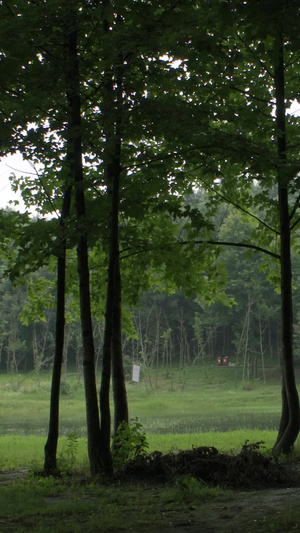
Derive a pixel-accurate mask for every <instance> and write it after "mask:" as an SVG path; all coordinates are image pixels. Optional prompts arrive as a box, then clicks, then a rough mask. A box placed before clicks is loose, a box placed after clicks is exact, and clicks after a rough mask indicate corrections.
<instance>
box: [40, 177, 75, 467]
mask: <svg viewBox="0 0 300 533" xmlns="http://www.w3.org/2000/svg"><path fill="white" fill-rule="evenodd" d="M70 205H71V187H68V188H67V189H66V191H65V193H64V198H63V205H62V211H61V218H60V221H59V223H60V228H61V232H62V241H61V253H60V255H59V256H58V258H57V282H56V327H55V352H54V362H53V370H52V383H51V396H50V417H49V430H48V438H47V442H46V444H45V448H44V451H45V461H44V471H45V473H47V474H51V473H53V472H55V471H56V470H57V460H56V453H57V442H58V434H59V395H60V383H61V371H62V362H63V353H64V334H65V293H66V246H67V243H66V236H65V234H64V233H65V227H64V226H65V224H64V221H65V218H66V217H68V216H69V213H70Z"/></svg>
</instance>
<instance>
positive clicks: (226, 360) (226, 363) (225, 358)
mask: <svg viewBox="0 0 300 533" xmlns="http://www.w3.org/2000/svg"><path fill="white" fill-rule="evenodd" d="M228 364H229V357H228V355H226V356H225V357H223V365H226V366H228Z"/></svg>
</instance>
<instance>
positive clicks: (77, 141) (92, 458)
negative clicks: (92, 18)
mask: <svg viewBox="0 0 300 533" xmlns="http://www.w3.org/2000/svg"><path fill="white" fill-rule="evenodd" d="M68 52H69V53H68V70H67V99H68V104H69V113H70V118H69V132H68V133H69V134H68V143H69V144H70V152H71V154H72V157H71V161H70V169H71V175H72V177H73V182H74V188H75V205H76V216H77V224H78V232H79V239H78V245H77V266H78V276H79V298H80V319H81V332H82V342H83V374H84V386H85V400H86V417H87V440H88V455H89V462H90V471H91V475H92V476H95V475H97V474H99V473H101V471H103V469H104V468H105V464H104V460H105V458H104V457H103V453H101V452H102V450H101V438H100V421H99V409H98V398H97V388H96V373H95V348H94V338H93V327H92V315H91V301H90V275H89V264H88V238H87V229H86V228H87V223H86V213H85V193H84V180H83V168H82V139H81V104H80V82H79V61H78V52H77V31H76V16H75V15H74V13H73V12H72V11H71V12H70V16H69V32H68Z"/></svg>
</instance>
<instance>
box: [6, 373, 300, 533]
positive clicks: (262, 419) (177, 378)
mask: <svg viewBox="0 0 300 533" xmlns="http://www.w3.org/2000/svg"><path fill="white" fill-rule="evenodd" d="M238 371H239V369H235V368H232V367H228V368H216V367H202V366H199V367H196V368H193V369H192V370H191V371H189V372H186V374H185V375H184V374H183V373H180V372H179V371H178V370H174V371H173V372H172V373H171V374H170V373H169V375H166V373H165V372H163V371H162V372H161V373H160V375H159V379H158V382H157V386H156V383H155V381H154V379H153V380H152V385H153V386H152V387H150V383H149V380H146V381H142V382H141V383H138V384H132V383H130V382H129V383H128V384H127V390H128V399H129V407H130V416H131V417H132V418H135V417H138V419H139V421H140V422H141V423H142V424H143V428H144V430H145V431H146V433H147V440H148V443H149V452H153V451H155V450H160V451H162V452H170V451H176V450H179V449H187V448H192V447H198V446H215V447H217V448H218V449H219V450H220V451H224V452H233V453H234V452H236V451H238V450H240V449H241V447H242V445H243V444H244V443H245V441H246V440H248V441H250V442H258V441H264V443H265V450H266V451H267V452H268V450H270V449H271V447H272V445H273V443H274V441H275V438H276V430H277V427H278V422H279V415H280V409H281V392H280V390H281V388H280V377H279V373H278V372H277V373H275V372H274V371H273V370H272V372H271V371H270V375H269V377H268V380H269V381H268V382H267V384H263V383H262V381H261V380H258V381H255V382H253V383H241V381H240V380H239V379H238V378H239V376H238V374H237V372H238ZM24 377H25V376H19V378H18V380H16V379H13V380H12V379H11V376H8V375H2V376H0V417H1V437H0V470H2V472H3V471H6V470H18V469H22V468H24V467H27V468H29V469H30V470H32V471H35V470H40V469H41V468H42V465H43V460H44V457H43V449H44V445H45V442H46V434H47V427H48V416H49V394H50V376H49V374H43V375H42V376H41V379H40V382H39V383H38V382H37V380H36V379H35V378H34V377H28V378H26V379H24ZM22 379H24V380H23V381H22ZM21 381H22V382H21ZM62 390H63V394H62V397H61V414H60V420H61V435H62V436H61V437H60V439H59V448H58V457H59V463H60V466H61V467H62V468H65V469H66V471H67V470H69V469H70V467H71V469H72V470H73V471H74V472H76V475H77V478H76V480H75V478H74V479H73V481H72V480H70V479H68V480H67V479H64V478H63V479H61V480H55V479H53V478H49V479H39V478H35V477H33V476H32V475H30V474H29V476H27V477H26V478H24V479H23V480H18V481H15V482H14V483H9V484H7V485H1V484H0V524H1V531H2V530H3V531H6V530H10V531H16V532H20V533H21V532H23V531H28V530H30V531H33V532H34V533H39V532H46V533H47V532H49V533H50V532H52V531H54V530H55V531H56V532H58V533H60V532H61V533H62V532H64V533H71V532H74V533H76V532H81V531H82V530H84V531H85V532H87V533H89V532H90V533H92V532H96V531H97V532H101V531H103V532H104V531H106V532H109V531H111V532H113V531H117V530H119V529H120V530H122V529H124V528H125V530H132V531H139V530H144V531H145V533H147V532H150V531H159V530H163V529H164V527H166V526H169V525H170V524H171V523H172V520H173V519H174V517H177V519H178V518H181V517H182V518H183V519H186V513H188V512H189V511H188V510H189V509H191V508H193V509H195V512H199V513H200V515H201V505H205V504H206V502H209V501H211V500H212V499H214V498H216V497H217V498H218V500H219V499H221V500H222V498H223V497H224V498H225V497H226V498H228V492H226V491H222V490H220V489H219V488H210V487H207V486H203V484H201V482H200V481H197V480H195V479H194V478H188V479H178V481H177V482H176V483H175V484H173V486H172V487H170V486H150V487H149V486H148V487H147V486H146V485H143V486H142V485H141V486H130V485H125V486H124V484H122V485H114V486H113V487H112V486H105V485H101V484H99V485H97V484H95V483H93V484H89V482H88V481H87V480H88V478H89V469H88V460H87V443H86V437H85V435H86V430H85V402H84V391H83V384H82V382H81V381H78V377H77V376H75V375H67V376H66V377H65V378H64V385H63V389H62ZM70 433H73V434H75V435H76V437H75V438H76V449H75V448H74V450H73V452H74V453H73V454H71V456H70V454H69V453H68V450H69V451H70V449H69V444H70V438H68V435H70ZM295 452H296V453H300V448H299V447H298V446H296V450H295ZM2 476H4V474H2ZM78 476H80V479H79V477H78ZM3 479H4V480H5V476H4V478H3ZM279 519H280V521H279ZM299 520H300V511H299V512H298V511H297V510H293V512H291V513H289V514H288V513H282V515H280V517H279V516H278V517H276V524H275V523H274V524H272V523H271V524H268V528H266V530H265V531H268V532H274V533H276V532H278V531H282V530H285V529H284V527H285V526H286V524H288V527H289V528H290V529H289V530H292V529H293V527H295V524H297V523H299ZM278 524H281V526H282V529H280V528H279V529H278V527H279V526H278ZM261 531H263V530H261Z"/></svg>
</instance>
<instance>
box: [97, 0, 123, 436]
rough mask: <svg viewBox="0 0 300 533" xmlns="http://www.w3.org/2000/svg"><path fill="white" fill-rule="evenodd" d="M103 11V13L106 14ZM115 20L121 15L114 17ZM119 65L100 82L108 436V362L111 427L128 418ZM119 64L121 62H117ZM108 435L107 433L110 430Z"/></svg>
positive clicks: (104, 420) (103, 395)
mask: <svg viewBox="0 0 300 533" xmlns="http://www.w3.org/2000/svg"><path fill="white" fill-rule="evenodd" d="M103 4H104V8H105V9H104V19H103V31H104V33H106V34H108V33H109V32H110V23H109V20H108V15H107V14H108V13H110V12H111V10H110V7H111V6H110V1H109V0H106V1H105V2H104V3H103ZM105 13H106V14H105ZM117 20H118V21H119V20H120V19H119V18H118V17H117ZM118 63H119V64H118V65H117V66H114V65H110V67H109V68H108V70H107V72H106V74H105V81H104V84H103V88H104V91H103V123H104V135H105V152H104V163H105V174H106V184H107V192H108V195H109V196H110V198H111V212H110V224H109V261H108V281H107V297H106V311H105V339H104V346H103V369H104V374H102V382H101V390H100V410H101V432H102V433H103V436H104V435H105V439H106V440H107V439H108V421H109V420H108V417H109V419H110V415H109V412H108V399H107V394H108V389H109V383H108V380H110V372H109V370H108V367H109V365H111V367H112V379H113V395H114V430H115V431H116V429H117V427H118V426H119V424H120V423H121V422H122V421H126V422H128V406H127V396H126V388H125V379H124V369H123V356H122V342H121V329H122V326H121V298H122V288H121V274H120V259H119V209H120V175H121V142H122V140H121V117H122V98H123V96H122V74H121V69H122V58H121V57H119V58H118ZM120 65H121V66H120ZM109 435H110V433H109Z"/></svg>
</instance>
